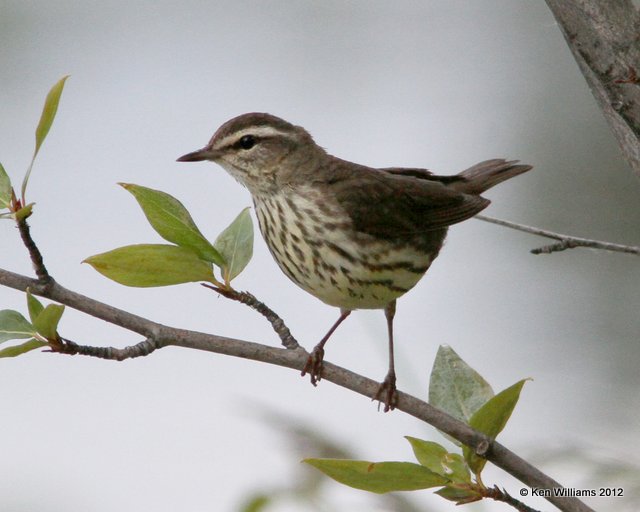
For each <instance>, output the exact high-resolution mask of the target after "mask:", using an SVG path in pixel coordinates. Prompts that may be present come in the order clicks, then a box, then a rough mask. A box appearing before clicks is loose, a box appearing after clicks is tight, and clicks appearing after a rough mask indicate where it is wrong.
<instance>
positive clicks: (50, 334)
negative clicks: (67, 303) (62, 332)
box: [33, 304, 64, 340]
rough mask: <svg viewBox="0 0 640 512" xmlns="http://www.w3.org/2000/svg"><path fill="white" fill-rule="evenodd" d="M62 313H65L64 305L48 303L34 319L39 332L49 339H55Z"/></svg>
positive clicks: (34, 324)
mask: <svg viewBox="0 0 640 512" xmlns="http://www.w3.org/2000/svg"><path fill="white" fill-rule="evenodd" d="M62 313H64V306H61V305H60V304H48V305H47V307H46V308H44V309H43V310H42V312H41V313H40V314H39V315H38V317H37V318H36V319H35V320H34V321H33V326H34V327H35V328H36V330H37V331H38V334H40V335H41V336H43V337H45V338H47V339H49V340H52V339H55V338H56V337H57V330H58V322H60V318H61V317H62Z"/></svg>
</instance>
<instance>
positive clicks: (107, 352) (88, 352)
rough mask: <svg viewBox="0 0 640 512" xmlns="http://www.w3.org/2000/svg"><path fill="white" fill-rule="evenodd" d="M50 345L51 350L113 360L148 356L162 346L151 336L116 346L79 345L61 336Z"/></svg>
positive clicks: (71, 354)
mask: <svg viewBox="0 0 640 512" xmlns="http://www.w3.org/2000/svg"><path fill="white" fill-rule="evenodd" d="M49 346H50V347H51V352H56V353H58V354H67V355H70V356H74V355H76V354H79V355H82V356H91V357H98V358H100V359H109V360H111V361H124V360H125V359H133V358H134V357H142V356H148V355H149V354H151V352H153V351H154V350H156V349H158V348H162V346H161V345H160V344H159V343H157V342H156V341H155V340H153V339H151V338H147V339H146V340H144V341H141V342H140V343H136V344H135V345H131V346H129V347H124V348H115V347H92V346H88V345H79V344H78V343H76V342H74V341H71V340H68V339H66V338H62V337H60V338H58V340H56V341H54V342H49Z"/></svg>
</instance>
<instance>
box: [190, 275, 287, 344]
mask: <svg viewBox="0 0 640 512" xmlns="http://www.w3.org/2000/svg"><path fill="white" fill-rule="evenodd" d="M202 286H204V287H205V288H210V289H211V290H214V291H216V292H218V293H219V294H220V295H222V296H224V297H226V298H227V299H231V300H235V301H237V302H240V303H242V304H245V305H246V306H249V307H250V308H251V309H254V310H255V311H257V312H258V313H260V314H261V315H262V316H264V317H265V318H266V319H267V320H268V321H269V323H270V324H271V326H272V327H273V330H274V331H275V332H276V334H277V335H278V336H279V337H280V341H282V345H283V346H284V347H285V348H288V349H290V350H293V349H296V348H300V345H299V344H298V341H297V340H296V339H295V338H294V337H293V335H292V334H291V331H290V330H289V328H288V327H287V326H286V324H285V323H284V320H282V318H280V316H278V314H277V313H276V312H275V311H273V310H272V309H271V308H270V307H269V306H267V305H266V304H265V303H264V302H261V301H259V300H258V299H256V298H255V296H254V295H252V294H251V293H249V292H239V291H237V290H234V289H233V288H221V287H218V286H213V285H210V284H206V283H202Z"/></svg>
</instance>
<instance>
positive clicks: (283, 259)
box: [179, 113, 531, 410]
mask: <svg viewBox="0 0 640 512" xmlns="http://www.w3.org/2000/svg"><path fill="white" fill-rule="evenodd" d="M199 160H212V161H214V162H216V163H218V164H220V165H221V166H222V167H224V168H225V169H226V170H227V171H228V172H229V173H230V174H231V175H232V176H233V177H234V178H236V179H237V180H238V181H239V182H241V183H242V184H243V185H245V186H246V187H247V188H248V189H249V191H250V192H251V196H252V198H253V201H254V206H255V210H256V215H257V217H258V221H259V224H260V231H261V232H262V235H263V237H264V239H265V241H266V242H267V246H268V247H269V250H270V251H271V254H272V255H273V257H274V259H275V260H276V262H277V263H278V265H279V266H280V268H281V269H282V271H283V272H284V273H285V274H286V275H287V276H288V277H289V278H290V279H291V280H293V281H294V282H295V283H296V284H298V285H299V286H300V287H301V288H303V289H304V290H306V291H307V292H309V293H311V294H312V295H314V296H316V297H318V298H319V299H320V300H322V301H324V302H325V303H327V304H330V305H333V306H336V307H339V308H340V309H341V315H340V318H339V319H338V321H337V322H336V323H335V324H334V326H333V327H332V328H331V329H330V331H329V332H328V333H327V335H326V336H325V337H324V338H323V339H322V340H321V341H320V343H318V345H317V346H316V347H315V348H314V350H313V352H312V354H311V355H310V357H309V361H308V362H307V365H306V366H305V368H304V370H303V374H304V373H305V372H309V373H310V374H311V379H312V382H313V383H314V384H315V383H316V382H317V381H319V380H320V378H321V376H322V359H323V355H324V344H325V343H326V341H327V339H328V338H329V336H330V335H331V333H332V332H333V331H334V330H335V328H336V327H337V326H338V325H339V324H340V323H341V322H342V321H343V320H344V319H345V318H346V317H347V316H348V315H349V313H350V312H351V311H352V310H354V309H362V308H365V309H366V308H370V309H377V308H380V309H384V310H385V313H386V316H387V321H388V330H389V348H390V350H389V360H390V364H389V372H388V373H387V377H386V378H385V380H384V382H383V383H382V384H381V386H380V389H379V391H378V393H377V394H376V396H375V398H377V399H379V400H381V401H383V402H384V403H385V410H389V409H392V408H393V407H394V405H395V402H396V399H397V395H396V390H395V371H394V369H393V330H392V325H393V316H394V314H395V306H396V299H397V298H398V297H400V296H402V295H403V294H404V293H406V292H407V291H408V290H410V289H411V288H412V287H413V286H415V284H416V283H417V282H418V281H419V280H420V278H421V277H422V276H423V275H424V273H425V272H426V271H427V270H428V268H429V266H430V265H431V262H432V261H433V260H434V259H435V258H436V257H437V256H438V253H439V251H440V249H441V247H442V244H443V243H444V239H445V236H446V233H447V228H448V226H450V225H452V224H456V223H458V222H462V221H464V220H466V219H468V218H470V217H473V216H474V215H476V214H477V213H478V212H480V211H482V210H483V209H484V208H486V207H487V206H488V205H489V203H490V201H489V200H488V199H486V198H484V197H482V196H481V195H480V194H482V193H483V192H484V191H486V190H487V189H489V188H491V187H493V186H494V185H497V184H498V183H500V182H502V181H504V180H507V179H509V178H512V177H514V176H517V175H519V174H522V173H524V172H526V171H528V170H529V169H531V166H528V165H521V164H518V163H517V161H506V160H500V159H495V160H486V161H484V162H480V163H478V164H476V165H474V166H473V167H470V168H469V169H466V170H465V171H462V172H461V173H459V174H456V175H453V176H437V175H434V174H432V173H431V172H429V171H427V170H426V169H413V168H386V169H374V168H370V167H366V166H363V165H359V164H355V163H352V162H348V161H345V160H342V159H339V158H336V157H334V156H331V155H329V154H327V153H326V152H325V151H324V149H322V148H321V147H320V146H318V145H317V144H316V143H315V142H314V141H313V139H312V137H311V135H309V133H308V132H307V131H306V130H304V129H303V128H301V127H298V126H294V125H292V124H290V123H288V122H287V121H284V120H283V119H280V118H278V117H275V116H272V115H270V114H262V113H252V114H244V115H242V116H239V117H236V118H234V119H231V120H230V121H228V122H226V123H225V124H223V125H222V126H221V127H220V128H219V129H218V131H217V132H216V133H215V134H214V136H213V137H212V138H211V140H210V142H209V144H208V145H207V146H206V147H205V148H203V149H201V150H198V151H195V152H193V153H189V154H187V155H184V156H183V157H181V158H180V159H179V161H199Z"/></svg>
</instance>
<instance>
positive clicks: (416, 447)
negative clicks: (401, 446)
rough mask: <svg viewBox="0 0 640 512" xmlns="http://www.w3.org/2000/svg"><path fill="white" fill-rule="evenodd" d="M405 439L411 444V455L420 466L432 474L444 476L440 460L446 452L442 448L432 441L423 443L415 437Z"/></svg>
mask: <svg viewBox="0 0 640 512" xmlns="http://www.w3.org/2000/svg"><path fill="white" fill-rule="evenodd" d="M405 439H406V440H407V441H409V443H411V448H413V454H414V455H415V456H416V459H417V460H418V462H419V463H420V464H422V465H423V466H424V467H426V468H428V469H430V470H431V471H433V472H434V473H438V474H439V475H443V476H444V467H443V466H442V459H443V457H445V455H447V450H446V448H445V447H444V446H442V445H439V444H438V443H434V442H433V441H423V440H422V439H418V438H416V437H410V436H405Z"/></svg>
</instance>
